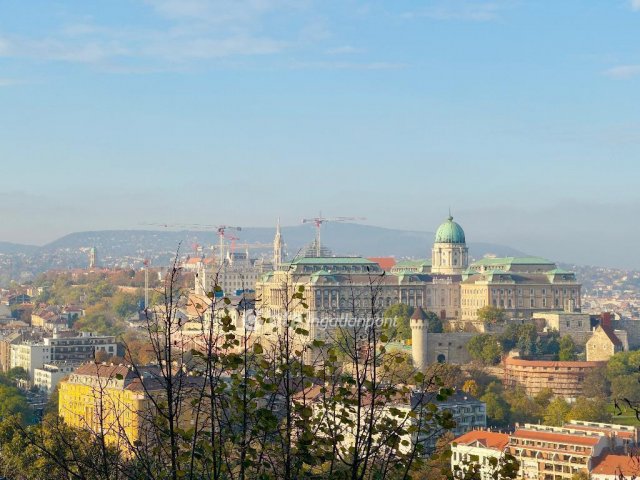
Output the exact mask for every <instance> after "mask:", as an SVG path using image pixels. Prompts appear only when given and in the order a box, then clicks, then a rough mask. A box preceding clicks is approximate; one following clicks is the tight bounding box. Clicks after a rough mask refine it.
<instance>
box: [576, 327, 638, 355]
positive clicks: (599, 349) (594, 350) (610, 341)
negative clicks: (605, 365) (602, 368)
mask: <svg viewBox="0 0 640 480" xmlns="http://www.w3.org/2000/svg"><path fill="white" fill-rule="evenodd" d="M621 338H622V339H621ZM585 350H586V352H587V360H589V361H601V362H606V361H608V360H609V359H610V358H611V357H612V356H613V355H614V354H616V353H618V352H623V351H627V350H629V343H628V341H627V332H625V331H624V330H613V329H612V328H611V327H610V326H608V325H598V326H597V327H596V329H595V330H594V331H593V333H592V335H591V338H589V340H588V341H587V345H586V347H585Z"/></svg>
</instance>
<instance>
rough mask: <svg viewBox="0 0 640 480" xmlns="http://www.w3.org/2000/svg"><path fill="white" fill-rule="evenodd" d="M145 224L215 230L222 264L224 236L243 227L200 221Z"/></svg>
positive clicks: (147, 224)
mask: <svg viewBox="0 0 640 480" xmlns="http://www.w3.org/2000/svg"><path fill="white" fill-rule="evenodd" d="M141 225H145V226H154V227H164V228H184V229H189V230H215V231H216V232H217V233H218V237H219V238H220V243H219V249H220V257H219V258H220V264H222V262H223V261H224V237H225V232H226V231H227V230H236V231H238V232H239V231H241V230H242V227H233V226H231V225H202V224H199V223H191V224H177V223H141Z"/></svg>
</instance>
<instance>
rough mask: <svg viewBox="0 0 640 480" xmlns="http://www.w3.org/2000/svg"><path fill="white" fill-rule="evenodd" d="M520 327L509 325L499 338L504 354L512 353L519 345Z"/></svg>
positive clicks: (513, 324)
mask: <svg viewBox="0 0 640 480" xmlns="http://www.w3.org/2000/svg"><path fill="white" fill-rule="evenodd" d="M519 328H520V325H517V324H515V323H509V324H508V325H507V326H506V327H505V329H504V330H503V332H502V333H501V334H500V335H499V336H498V340H499V341H500V344H501V345H502V351H503V352H505V353H506V352H510V351H511V350H513V349H514V348H516V346H517V345H518V337H519Z"/></svg>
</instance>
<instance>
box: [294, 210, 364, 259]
mask: <svg viewBox="0 0 640 480" xmlns="http://www.w3.org/2000/svg"><path fill="white" fill-rule="evenodd" d="M358 220H366V218H363V217H332V218H327V217H323V216H322V213H320V215H318V216H317V217H314V218H303V219H302V223H313V224H314V225H315V227H316V256H317V257H319V256H320V254H321V249H320V229H321V228H322V224H323V223H327V222H353V221H358Z"/></svg>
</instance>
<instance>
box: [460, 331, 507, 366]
mask: <svg viewBox="0 0 640 480" xmlns="http://www.w3.org/2000/svg"><path fill="white" fill-rule="evenodd" d="M467 351H468V352H469V355H470V356H471V358H472V359H473V360H475V361H476V362H479V363H481V364H482V365H495V364H497V363H498V362H499V361H500V357H501V355H502V348H501V347H500V344H499V342H498V340H497V339H496V337H494V336H493V335H491V334H488V333H484V334H480V335H476V336H475V337H473V338H472V339H471V340H469V343H467Z"/></svg>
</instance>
